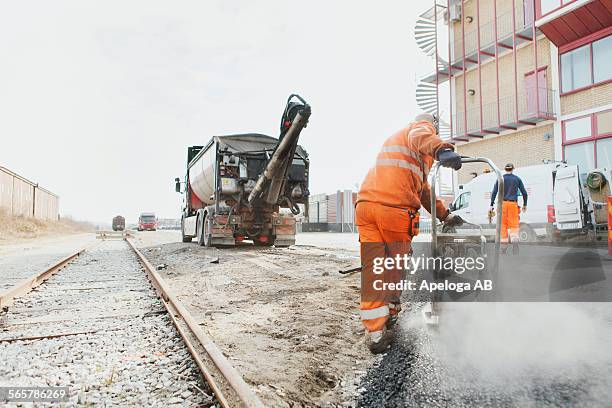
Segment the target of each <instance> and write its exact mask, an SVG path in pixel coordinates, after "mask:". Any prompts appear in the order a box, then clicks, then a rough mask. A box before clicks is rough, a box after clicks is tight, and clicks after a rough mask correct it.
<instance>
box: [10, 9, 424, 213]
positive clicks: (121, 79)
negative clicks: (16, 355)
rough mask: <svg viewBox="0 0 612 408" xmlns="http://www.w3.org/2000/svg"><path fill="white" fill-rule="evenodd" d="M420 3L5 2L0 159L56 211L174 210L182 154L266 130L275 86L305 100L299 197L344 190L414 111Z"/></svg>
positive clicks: (283, 94) (270, 130) (278, 103)
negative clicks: (305, 179) (307, 166)
mask: <svg viewBox="0 0 612 408" xmlns="http://www.w3.org/2000/svg"><path fill="white" fill-rule="evenodd" d="M431 4H432V2H431V0H425V1H413V0H411V1H408V0H402V1H399V0H398V1H384V2H373V1H329V0H327V1H323V0H321V1H319V0H316V1H313V0H311V1H308V2H288V1H280V0H279V1H258V2H255V1H228V0H224V1H193V2H190V1H180V2H168V1H150V0H147V1H108V0H106V1H84V0H75V1H59V0H57V1H53V2H50V1H39V2H33V1H4V2H1V3H0V140H1V143H0V165H3V166H6V167H8V168H9V169H11V170H13V171H15V172H17V173H19V174H22V175H24V176H25V177H28V178H30V179H31V180H33V181H36V182H39V183H40V184H41V185H42V186H44V187H46V188H48V189H49V190H51V191H53V192H56V193H57V194H59V195H60V197H61V203H60V211H61V213H62V215H70V216H73V217H75V218H77V219H83V220H90V221H94V222H110V219H111V218H112V217H113V216H114V215H116V214H123V215H125V216H127V218H128V221H134V220H135V219H136V218H137V216H138V214H139V213H140V212H142V211H153V212H156V213H157V214H158V216H159V217H179V216H180V207H181V197H180V195H179V194H177V193H175V192H174V181H173V180H174V178H175V177H182V176H183V175H184V173H185V160H186V148H187V146H189V145H194V144H204V143H206V142H207V141H208V140H209V138H210V137H211V136H212V135H219V134H228V133H239V132H260V133H267V134H270V135H273V136H278V122H279V120H280V114H281V113H282V109H283V108H284V103H285V101H286V98H287V96H288V95H289V94H290V93H292V92H297V93H300V94H301V95H302V96H303V97H304V98H306V99H307V100H308V102H309V103H310V104H311V106H312V111H313V113H312V117H311V120H310V124H309V126H308V128H307V129H306V130H305V131H304V132H303V133H302V136H301V139H300V143H301V144H302V145H303V146H304V147H305V148H306V149H307V150H308V152H309V153H310V159H311V179H310V189H311V192H312V193H322V192H326V193H330V192H334V191H336V190H337V189H347V188H349V189H350V188H353V189H354V188H355V185H356V183H359V182H361V180H362V179H363V177H364V175H365V174H366V172H367V170H368V168H369V167H370V165H371V164H372V163H373V161H374V158H375V156H376V152H377V150H378V149H379V147H380V144H381V143H382V142H383V141H384V139H385V138H386V137H387V136H389V135H390V134H391V133H392V132H394V131H395V130H397V129H399V128H401V127H402V126H404V125H405V124H407V123H408V122H409V121H410V119H411V118H412V117H413V116H414V114H415V113H416V112H417V110H416V104H415V101H414V89H415V86H416V78H417V77H418V76H420V75H422V74H424V73H426V72H428V71H430V70H433V61H432V60H431V59H430V58H429V57H426V56H425V55H424V54H423V53H422V52H421V51H420V50H419V49H418V48H417V46H416V44H415V42H414V37H413V27H414V21H415V19H416V17H417V15H418V14H420V13H421V12H422V11H424V10H426V9H427V8H428V7H430V6H431Z"/></svg>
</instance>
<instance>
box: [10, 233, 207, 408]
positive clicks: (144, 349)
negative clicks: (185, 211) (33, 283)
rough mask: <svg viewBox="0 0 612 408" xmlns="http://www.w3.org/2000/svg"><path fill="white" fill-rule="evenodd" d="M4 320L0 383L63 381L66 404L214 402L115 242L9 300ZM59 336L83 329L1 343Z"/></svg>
mask: <svg viewBox="0 0 612 408" xmlns="http://www.w3.org/2000/svg"><path fill="white" fill-rule="evenodd" d="M6 320H7V322H6V325H5V326H4V327H2V328H0V386H20V387H24V386H68V387H69V388H70V401H69V402H68V403H67V404H66V405H67V406H73V405H79V404H95V405H98V404H107V405H113V404H116V405H130V406H168V405H173V404H175V405H177V406H213V405H214V401H213V398H212V396H211V391H210V390H209V388H208V386H207V384H205V383H204V382H203V381H202V378H201V374H200V372H199V371H198V369H197V367H196V365H195V362H194V361H193V359H192V358H191V356H190V354H189V352H188V351H187V349H186V347H185V344H184V343H183V340H182V339H181V338H180V336H179V334H178V333H177V331H176V329H175V328H174V326H173V325H172V323H171V321H170V319H169V318H168V316H167V314H166V313H165V309H164V307H163V305H162V303H161V301H160V300H159V299H158V298H157V296H156V294H155V291H154V290H153V288H152V286H151V284H150V283H149V281H148V280H147V278H146V275H145V273H144V272H143V271H142V270H141V268H140V265H139V264H138V261H137V259H136V257H135V255H134V254H133V253H132V252H131V250H130V249H129V248H128V246H127V244H126V243H125V242H123V241H104V242H101V243H100V245H99V246H96V247H94V248H93V249H91V250H89V251H87V252H85V253H84V254H83V255H81V256H80V257H79V258H77V259H76V260H75V261H73V262H72V263H71V264H70V265H69V266H67V267H66V268H65V269H63V270H62V271H60V272H58V273H57V274H56V275H54V276H53V277H51V278H50V279H49V280H48V281H47V282H46V283H44V284H42V285H41V286H39V287H38V288H37V289H36V290H34V291H33V292H31V293H29V294H28V295H26V296H25V297H23V298H19V299H16V301H15V303H14V304H13V305H12V306H11V307H10V309H9V313H8V315H7V316H6ZM67 333H84V334H77V335H69V336H61V337H55V338H45V339H39V340H26V341H22V340H19V341H7V340H8V339H15V338H23V337H33V336H51V335H61V334H67ZM2 340H4V341H2Z"/></svg>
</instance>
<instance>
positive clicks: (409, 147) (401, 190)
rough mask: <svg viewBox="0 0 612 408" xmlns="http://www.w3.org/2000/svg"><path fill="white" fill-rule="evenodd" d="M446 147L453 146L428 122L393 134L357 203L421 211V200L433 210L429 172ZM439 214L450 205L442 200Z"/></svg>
mask: <svg viewBox="0 0 612 408" xmlns="http://www.w3.org/2000/svg"><path fill="white" fill-rule="evenodd" d="M442 148H450V149H453V145H451V144H450V143H446V142H444V141H442V139H440V138H439V137H438V136H437V135H436V131H435V128H434V127H433V125H432V124H431V123H429V122H427V121H420V122H416V123H411V124H410V125H409V126H408V127H406V128H404V129H402V130H400V131H399V132H397V133H395V134H394V135H392V136H391V137H389V138H388V139H387V140H386V141H385V143H384V144H383V146H382V148H381V150H380V152H379V153H378V156H377V157H376V165H375V166H374V167H373V168H372V169H370V171H369V172H368V174H367V176H366V178H365V180H364V181H363V183H362V184H361V188H360V190H359V195H358V198H357V202H360V201H369V202H375V203H379V204H383V205H388V206H392V207H400V208H413V209H415V210H418V209H419V208H421V203H422V204H423V206H424V207H425V209H427V210H428V211H429V207H430V205H429V194H430V189H429V184H428V183H427V175H428V173H429V169H430V168H431V166H432V164H433V161H434V157H435V156H436V154H437V152H438V150H440V149H442ZM436 210H437V212H438V216H439V217H440V216H443V215H444V213H445V212H446V208H445V207H444V205H443V204H442V202H440V201H439V204H438V205H436Z"/></svg>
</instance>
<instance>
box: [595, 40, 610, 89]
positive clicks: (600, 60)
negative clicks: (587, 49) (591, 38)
mask: <svg viewBox="0 0 612 408" xmlns="http://www.w3.org/2000/svg"><path fill="white" fill-rule="evenodd" d="M611 66H612V36H609V37H606V38H603V39H601V40H599V41H595V42H594V43H593V80H594V81H595V83H597V82H604V81H607V80H608V79H612V69H610V67H611Z"/></svg>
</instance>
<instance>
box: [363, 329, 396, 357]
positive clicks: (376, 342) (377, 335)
mask: <svg viewBox="0 0 612 408" xmlns="http://www.w3.org/2000/svg"><path fill="white" fill-rule="evenodd" d="M366 343H367V344H368V348H369V349H370V351H371V352H372V354H380V353H384V352H385V351H386V350H387V348H388V347H389V345H390V344H391V332H389V331H387V328H386V327H383V329H382V330H379V331H375V332H369V333H368V334H367V338H366Z"/></svg>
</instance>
